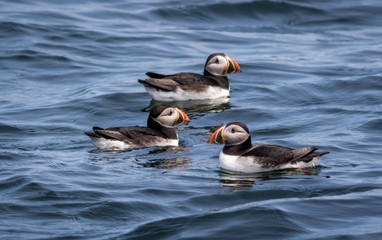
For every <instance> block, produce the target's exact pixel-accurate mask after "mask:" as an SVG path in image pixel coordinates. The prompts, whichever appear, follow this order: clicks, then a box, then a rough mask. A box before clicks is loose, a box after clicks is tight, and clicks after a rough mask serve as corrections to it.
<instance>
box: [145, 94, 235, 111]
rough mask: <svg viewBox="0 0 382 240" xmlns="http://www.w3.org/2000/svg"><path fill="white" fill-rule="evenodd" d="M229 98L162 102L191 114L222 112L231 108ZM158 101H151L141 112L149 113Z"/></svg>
mask: <svg viewBox="0 0 382 240" xmlns="http://www.w3.org/2000/svg"><path fill="white" fill-rule="evenodd" d="M229 101H230V98H227V97H223V98H217V99H205V100H192V101H173V102H163V103H167V104H169V105H171V106H174V107H178V108H180V109H182V110H183V111H185V112H186V113H187V112H192V113H207V112H224V111H226V110H229V109H230V108H231V105H230V103H229ZM157 103H161V102H160V101H155V100H151V102H150V105H149V106H147V107H146V108H144V109H142V111H143V112H149V111H150V109H151V108H152V107H153V106H154V105H155V104H157Z"/></svg>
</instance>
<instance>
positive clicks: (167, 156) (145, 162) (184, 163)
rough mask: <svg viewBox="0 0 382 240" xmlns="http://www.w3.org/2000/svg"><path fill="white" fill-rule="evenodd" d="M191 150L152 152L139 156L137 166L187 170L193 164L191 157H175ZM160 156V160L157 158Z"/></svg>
mask: <svg viewBox="0 0 382 240" xmlns="http://www.w3.org/2000/svg"><path fill="white" fill-rule="evenodd" d="M189 151H190V149H188V148H187V147H186V146H177V147H165V148H158V149H154V150H152V151H150V152H149V153H147V154H144V155H140V156H137V157H136V158H135V160H136V164H138V166H140V167H145V168H160V169H175V168H187V167H188V164H189V163H190V162H191V160H192V159H191V157H188V156H179V157H174V156H173V155H174V154H181V153H187V152H189ZM157 154H159V155H158V156H160V158H155V157H156V155H157Z"/></svg>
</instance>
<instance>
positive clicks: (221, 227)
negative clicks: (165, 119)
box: [0, 0, 382, 240]
mask: <svg viewBox="0 0 382 240" xmlns="http://www.w3.org/2000/svg"><path fill="white" fill-rule="evenodd" d="M0 13H1V14H0V71H1V77H0V79H1V81H0V103H1V108H0V166H1V167H0V173H1V174H0V214H1V216H2V217H1V219H0V238H1V239H357V240H358V239H381V238H382V224H381V218H382V208H381V202H382V177H381V176H382V161H381V157H380V154H381V151H382V147H381V142H382V97H381V96H382V71H381V69H382V42H381V39H382V27H381V22H382V14H381V13H382V3H381V2H380V1H378V0H366V1H346V0H338V1H326V0H325V1H304V0H286V1H236V2H233V1H218V0H216V1H208V2H206V1H188V2H187V1H173V0H167V1H151V0H145V1H136V0H132V1H127V0H113V1H99V0H98V1H97V0H94V1H90V0H87V1H86V0H85V1H73V0H69V1H55V0H40V1H33V2H32V1H26V0H17V1H15V0H3V1H1V2H0ZM215 52H225V53H227V54H228V55H229V56H230V57H232V58H233V59H235V60H236V61H237V62H238V63H239V65H240V66H241V68H242V73H240V74H235V75H230V76H229V78H230V82H231V98H230V99H227V100H225V101H194V102H172V103H170V104H171V105H173V106H177V107H180V108H181V109H183V110H184V111H185V112H186V113H187V114H188V115H189V116H190V118H191V123H190V124H188V125H186V126H181V127H178V135H179V137H180V146H179V147H173V148H148V149H139V150H132V151H122V152H121V151H120V152H102V151H99V150H96V149H95V148H94V146H93V145H92V144H91V141H90V139H88V137H87V136H85V135H84V134H83V132H84V131H88V130H90V129H91V127H92V126H95V125H97V126H100V127H111V126H130V125H131V126H134V125H145V123H146V119H147V116H148V112H149V110H150V107H151V106H153V105H154V104H155V103H156V102H154V101H152V100H151V98H150V97H149V95H148V94H147V93H146V92H145V90H144V88H143V87H142V86H141V85H140V84H138V83H137V79H144V78H145V75H144V73H145V72H147V71H154V72H159V73H164V74H166V73H167V74H170V73H176V72H184V71H190V72H196V73H202V72H203V66H204V62H205V59H206V58H207V56H208V55H209V54H211V53H215ZM230 121H242V122H244V123H246V124H247V126H248V127H249V129H250V131H251V133H252V139H253V142H254V143H264V144H279V145H284V146H289V147H302V146H308V145H314V146H317V147H318V148H320V150H322V151H330V152H331V154H329V155H325V156H324V157H323V159H322V166H321V167H318V168H315V169H309V170H307V171H296V170H283V171H275V172H266V173H258V174H250V175H244V174H234V173H226V172H224V171H221V170H220V168H219V162H218V155H219V152H220V150H221V148H222V146H218V145H212V144H207V143H206V141H207V139H208V137H209V136H210V134H211V133H212V131H213V130H214V129H216V128H217V127H218V126H221V125H223V124H224V123H227V122H230Z"/></svg>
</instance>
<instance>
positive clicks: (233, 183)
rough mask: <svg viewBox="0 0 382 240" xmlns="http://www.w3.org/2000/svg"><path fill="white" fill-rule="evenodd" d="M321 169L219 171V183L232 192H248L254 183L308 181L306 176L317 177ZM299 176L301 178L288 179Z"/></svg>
mask: <svg viewBox="0 0 382 240" xmlns="http://www.w3.org/2000/svg"><path fill="white" fill-rule="evenodd" d="M320 171H321V168H319V167H317V168H306V169H284V170H278V171H270V172H262V173H252V174H243V173H236V172H230V171H226V170H221V171H219V177H220V182H221V183H222V186H223V187H229V188H231V189H232V190H234V191H238V190H249V189H251V188H252V187H253V186H254V185H256V182H260V181H268V180H278V179H310V178H309V177H308V176H317V175H318V174H319V173H320ZM289 176H301V177H289Z"/></svg>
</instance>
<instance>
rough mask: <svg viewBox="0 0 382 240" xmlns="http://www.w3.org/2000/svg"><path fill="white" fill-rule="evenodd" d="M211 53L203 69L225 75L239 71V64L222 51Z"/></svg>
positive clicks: (217, 74)
mask: <svg viewBox="0 0 382 240" xmlns="http://www.w3.org/2000/svg"><path fill="white" fill-rule="evenodd" d="M212 55H214V56H213V57H212V58H211V59H210V60H208V62H207V63H206V66H205V69H206V70H207V71H208V72H209V73H211V74H212V75H215V76H226V75H227V74H230V73H237V72H241V69H240V66H239V64H237V63H236V62H235V60H233V59H231V58H229V57H228V56H227V55H225V54H224V53H220V54H212ZM210 57H211V56H210Z"/></svg>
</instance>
